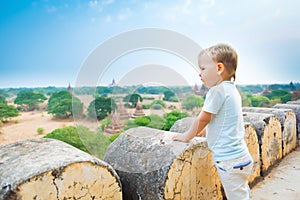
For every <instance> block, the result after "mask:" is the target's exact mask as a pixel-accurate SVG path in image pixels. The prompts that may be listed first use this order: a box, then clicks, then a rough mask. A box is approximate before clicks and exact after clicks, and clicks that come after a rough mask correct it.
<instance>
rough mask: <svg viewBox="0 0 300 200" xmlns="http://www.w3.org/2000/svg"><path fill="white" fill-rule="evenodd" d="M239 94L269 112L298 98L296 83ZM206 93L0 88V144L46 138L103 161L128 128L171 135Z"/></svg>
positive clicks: (247, 102)
mask: <svg viewBox="0 0 300 200" xmlns="http://www.w3.org/2000/svg"><path fill="white" fill-rule="evenodd" d="M238 89H239V91H240V93H241V96H242V103H243V106H250V107H272V106H274V105H275V104H278V103H286V102H288V101H294V100H298V99H300V83H293V82H290V83H287V84H270V85H238ZM207 91H208V89H207V88H205V87H203V86H198V85H195V86H193V87H191V86H180V87H162V86H147V87H144V86H142V85H140V86H130V87H120V86H116V85H111V86H107V87H106V86H98V87H80V88H72V87H71V86H69V87H35V88H2V89H0V145H5V144H9V143H12V142H16V141H19V140H24V139H30V138H39V137H48V138H54V139H59V140H61V141H64V142H67V143H69V144H71V145H73V146H75V147H77V148H79V149H81V150H83V151H86V152H89V153H91V154H94V155H96V156H98V157H100V158H102V157H103V155H104V153H105V150H106V148H107V146H108V145H109V144H110V143H111V142H112V141H113V140H114V139H116V138H117V137H118V135H119V134H121V133H122V132H123V131H125V130H127V129H129V128H133V127H138V126H147V127H151V128H156V129H162V130H169V129H170V128H171V126H172V125H173V124H174V122H175V121H177V120H178V119H181V118H184V117H187V116H190V117H195V116H196V115H197V114H198V113H199V112H200V110H201V107H202V105H203V102H204V100H205V95H206V92H207ZM78 121H80V123H78ZM93 126H96V129H93V128H91V127H93Z"/></svg>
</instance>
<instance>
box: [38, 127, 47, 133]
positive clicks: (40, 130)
mask: <svg viewBox="0 0 300 200" xmlns="http://www.w3.org/2000/svg"><path fill="white" fill-rule="evenodd" d="M44 131H45V129H44V128H41V127H39V128H37V130H36V132H37V133H38V134H43V133H44Z"/></svg>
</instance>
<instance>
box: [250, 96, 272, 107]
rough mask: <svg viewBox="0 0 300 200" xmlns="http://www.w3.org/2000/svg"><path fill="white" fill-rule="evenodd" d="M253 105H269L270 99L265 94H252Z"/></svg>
mask: <svg viewBox="0 0 300 200" xmlns="http://www.w3.org/2000/svg"><path fill="white" fill-rule="evenodd" d="M250 100H251V105H252V106H253V107H269V106H268V105H269V104H270V99H269V98H268V97H265V96H251V97H250Z"/></svg>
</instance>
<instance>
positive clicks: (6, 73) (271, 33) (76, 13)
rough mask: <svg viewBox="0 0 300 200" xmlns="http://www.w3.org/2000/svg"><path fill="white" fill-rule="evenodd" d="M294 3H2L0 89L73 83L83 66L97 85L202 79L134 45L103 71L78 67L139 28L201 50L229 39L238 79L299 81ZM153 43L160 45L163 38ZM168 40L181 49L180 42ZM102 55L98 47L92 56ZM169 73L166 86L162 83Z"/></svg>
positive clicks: (171, 56)
mask: <svg viewBox="0 0 300 200" xmlns="http://www.w3.org/2000/svg"><path fill="white" fill-rule="evenodd" d="M299 7H300V1H297V0H287V1H282V0H261V1H253V0H243V1H233V0H227V1H224V0H172V1H171V0H166V1H158V0H157V1H155V0H154V1H137V0H128V1H117V0H92V1H88V0H34V1H32V0H31V1H29V0H22V1H21V0H3V1H1V6H0V52H1V54H0V88H8V87H47V86H65V87H67V86H68V84H69V83H70V84H71V85H73V86H74V85H75V86H76V84H77V80H78V79H79V77H80V76H81V74H82V73H85V72H83V71H84V70H89V73H91V74H97V77H96V78H97V81H94V82H92V83H91V84H97V85H107V84H109V83H110V82H111V81H112V80H113V79H115V81H116V82H117V83H120V84H121V83H122V84H124V85H126V84H135V83H137V84H138V83H143V84H149V83H150V82H153V83H155V84H156V85H164V84H170V85H172V84H173V85H176V84H179V83H187V84H190V85H193V84H195V83H197V84H201V81H200V80H199V77H198V73H199V72H198V71H197V69H196V68H195V66H192V65H191V64H190V63H189V62H187V60H186V59H184V58H183V57H182V56H181V55H178V54H176V53H174V52H172V51H165V49H159V48H156V49H147V48H143V46H140V48H139V49H135V50H133V51H130V52H125V53H124V52H123V54H120V55H119V56H115V57H114V58H112V59H111V60H110V61H111V62H108V63H109V64H107V65H105V67H104V68H101V67H100V68H97V66H96V67H95V68H93V69H89V68H85V67H84V65H86V63H88V62H87V60H89V59H91V55H93V53H94V52H95V51H96V50H97V49H99V48H100V49H101V48H102V49H103V48H104V47H105V48H107V49H111V51H112V52H119V51H121V50H120V49H122V48H123V47H128V46H129V45H131V43H134V42H135V40H140V39H142V40H144V41H147V42H148V41H150V40H152V39H153V38H149V37H146V36H145V37H144V38H141V37H142V36H140V35H139V36H138V37H135V36H134V35H132V37H131V38H130V40H127V39H125V40H123V41H122V42H119V43H117V42H116V41H117V40H115V38H118V36H120V35H121V36H122V35H125V34H126V33H128V32H130V31H134V30H140V29H145V28H156V29H160V30H166V32H168V31H172V32H175V33H176V34H179V35H182V36H184V37H186V38H189V39H190V40H192V41H193V42H195V43H196V44H197V45H199V46H200V47H201V48H207V47H209V46H212V45H215V44H217V43H227V44H230V45H231V46H232V47H233V48H235V49H236V51H237V53H238V55H239V64H238V69H237V80H236V82H237V84H274V83H289V82H290V81H293V82H300V78H299V75H300V67H299V63H300V48H299V46H300V28H299V27H300V12H298V8H299ZM153 40H154V39H153ZM159 40H161V42H162V43H163V42H165V43H167V42H168V41H169V38H168V36H164V37H162V38H160V39H159ZM170 41H171V42H174V43H175V46H176V45H177V46H178V47H179V46H180V47H182V48H185V43H184V42H183V41H182V40H181V39H180V40H175V39H174V40H170ZM106 43H108V46H105V45H103V44H106ZM172 48H173V47H172ZM174 48H175V47H174ZM109 51H110V50H109ZM98 52H100V51H98ZM103 52H104V53H103ZM103 55H106V51H105V50H104V51H102V54H101V55H95V56H96V58H99V59H100V58H103ZM116 55H117V54H116ZM108 61H109V60H108ZM96 62H97V63H98V64H99V65H101V62H102V60H97V61H96ZM103 62H104V61H103ZM151 67H152V68H151ZM149 69H153V71H152V72H150V71H151V70H150V71H149ZM160 69H161V70H160ZM99 72H100V73H99ZM160 72H161V73H160ZM169 72H170V73H169ZM168 74H170V77H174V78H173V79H172V80H171V82H172V83H169V82H167V81H163V79H164V77H166V76H168ZM178 75H179V76H181V78H178ZM134 77H137V78H136V79H135V78H134ZM149 77H150V78H149ZM151 77H153V80H152V79H151ZM87 79H89V77H87ZM179 79H180V81H178V80H179ZM133 80H136V82H134V81H133ZM168 80H169V79H168ZM126 81H127V82H126ZM88 84H89V83H87V85H88Z"/></svg>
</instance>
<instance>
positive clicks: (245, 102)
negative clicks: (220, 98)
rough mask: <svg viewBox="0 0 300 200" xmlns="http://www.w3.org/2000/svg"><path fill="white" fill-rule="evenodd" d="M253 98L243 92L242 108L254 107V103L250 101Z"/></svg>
mask: <svg viewBox="0 0 300 200" xmlns="http://www.w3.org/2000/svg"><path fill="white" fill-rule="evenodd" d="M251 97H252V95H251V94H245V93H243V92H241V98H242V106H252V102H251V99H250V98H251Z"/></svg>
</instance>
